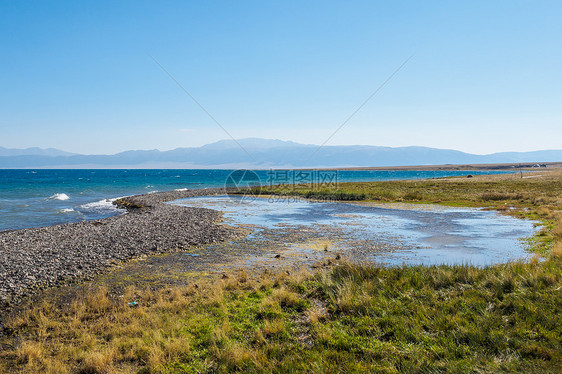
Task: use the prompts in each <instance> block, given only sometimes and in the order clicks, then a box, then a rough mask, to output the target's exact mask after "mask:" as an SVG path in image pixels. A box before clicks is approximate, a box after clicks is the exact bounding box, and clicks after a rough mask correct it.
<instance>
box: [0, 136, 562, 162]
mask: <svg viewBox="0 0 562 374" xmlns="http://www.w3.org/2000/svg"><path fill="white" fill-rule="evenodd" d="M241 147H242V148H243V149H242V148H241ZM558 161H562V150H545V151H534V152H501V153H493V154H488V155H475V154H470V153H465V152H461V151H455V150H449V149H437V148H428V147H380V146H366V145H353V146H324V147H321V148H319V147H318V146H317V145H311V144H299V143H295V142H290V141H282V140H272V139H259V138H247V139H240V140H238V141H236V142H235V141H233V140H221V141H218V142H215V143H211V144H207V145H204V146H202V147H192V148H177V149H174V150H170V151H159V150H147V151H142V150H139V151H126V152H121V153H117V154H114V155H80V154H70V153H68V152H63V151H60V150H56V149H39V148H28V149H25V150H17V149H6V148H0V168H42V167H48V168H56V167H60V168H241V167H245V168H270V167H275V168H291V167H353V166H357V167H359V166H365V167H368V166H373V167H374V166H407V165H441V164H474V163H522V162H526V163H528V162H533V163H540V162H558Z"/></svg>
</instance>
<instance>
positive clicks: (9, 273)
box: [0, 188, 234, 310]
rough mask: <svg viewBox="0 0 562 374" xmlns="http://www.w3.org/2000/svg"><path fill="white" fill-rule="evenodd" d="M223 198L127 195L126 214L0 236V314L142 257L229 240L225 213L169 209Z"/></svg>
mask: <svg viewBox="0 0 562 374" xmlns="http://www.w3.org/2000/svg"><path fill="white" fill-rule="evenodd" d="M224 193H225V191H224V189H217V188H215V189H199V190H187V191H168V192H157V193H152V194H144V195H135V196H129V197H125V198H122V199H119V200H117V201H116V202H115V204H116V205H117V206H119V207H121V208H125V209H127V211H128V213H127V214H121V215H116V216H112V217H108V218H103V219H99V220H91V221H82V222H76V223H67V224H62V225H54V226H46V227H39V228H26V229H20V230H12V231H3V232H0V310H2V309H6V308H8V307H9V306H10V305H13V304H18V303H19V302H21V301H22V300H23V299H24V298H25V297H27V296H31V295H33V294H35V293H37V292H40V291H41V290H42V289H44V288H51V287H55V286H59V285H62V284H65V283H68V282H70V281H72V280H76V279H81V280H87V279H90V278H92V277H93V276H95V275H96V274H98V273H99V272H100V271H102V270H106V269H108V268H110V267H112V266H114V265H117V264H120V263H123V262H125V261H128V260H132V259H134V258H137V257H140V256H144V255H153V254H158V253H164V252H168V251H171V250H174V249H183V248H188V247H191V246H195V245H204V244H210V243H214V242H218V241H223V240H226V239H227V238H229V237H231V236H232V235H233V234H234V231H233V229H231V228H229V227H227V226H224V225H220V224H218V222H219V221H220V220H221V217H222V213H221V212H218V211H214V210H210V209H204V208H187V207H180V206H174V205H171V204H165V203H166V202H169V201H173V200H176V199H181V198H188V197H194V196H208V195H217V194H224Z"/></svg>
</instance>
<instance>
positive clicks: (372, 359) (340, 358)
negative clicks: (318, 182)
mask: <svg viewBox="0 0 562 374" xmlns="http://www.w3.org/2000/svg"><path fill="white" fill-rule="evenodd" d="M272 192H275V191H271V190H270V191H267V193H272ZM264 193H266V192H264ZM293 193H295V194H299V195H302V196H310V197H326V196H328V194H329V193H333V194H334V195H333V196H332V198H334V197H339V198H340V199H351V198H352V197H354V198H356V199H362V200H376V201H415V202H437V203H441V204H449V205H469V206H491V207H494V208H496V209H497V208H500V209H502V210H504V211H505V212H509V213H510V214H515V215H521V216H527V217H532V218H536V219H537V218H538V219H540V220H542V222H543V223H544V228H543V229H542V231H541V232H540V233H539V234H538V235H537V236H536V237H535V238H534V239H533V241H532V243H533V245H534V247H533V250H534V251H536V252H537V253H538V254H537V255H536V256H535V257H534V258H533V259H532V260H531V261H529V262H526V263H510V264H505V265H497V266H493V267H489V268H484V269H478V268H474V267H470V266H432V267H422V266H416V267H398V268H379V267H373V266H370V265H368V264H352V263H349V262H343V261H340V262H337V261H334V262H333V263H334V264H333V265H331V266H324V267H323V268H322V269H321V270H319V271H317V272H314V273H308V272H306V271H305V270H303V271H302V272H300V273H297V274H295V273H287V272H285V271H279V272H277V273H275V274H273V273H267V272H266V273H260V274H248V273H245V272H233V273H232V274H228V275H225V277H224V278H223V279H216V280H212V279H210V280H201V281H200V282H199V281H198V283H197V284H190V285H188V286H185V287H173V288H162V289H157V290H150V289H147V290H139V289H133V288H129V289H127V290H126V291H125V292H124V293H122V294H115V293H114V292H113V291H111V290H108V289H106V288H104V287H96V288H92V289H91V290H90V291H89V292H86V293H84V294H83V295H81V296H80V297H77V298H76V299H75V300H72V301H71V302H70V303H68V304H64V305H56V304H54V303H53V302H50V301H45V302H43V303H39V304H37V305H35V306H34V307H32V308H29V309H28V310H26V311H25V312H22V313H19V314H17V315H14V316H13V317H12V318H11V319H10V321H8V323H7V325H6V329H5V334H6V335H5V336H4V337H3V338H2V339H1V344H2V351H1V352H0V371H3V372H18V371H19V372H28V373H36V372H52V373H65V372H78V373H105V372H107V373H112V372H123V373H129V372H130V373H138V372H140V373H159V372H165V373H197V372H202V373H214V372H256V373H271V372H281V373H283V372H314V373H324V372H332V373H348V372H381V373H403V372H406V373H417V372H451V373H459V372H460V373H462V372H467V373H470V372H521V371H525V372H529V373H534V372H536V373H543V372H552V373H559V372H562V338H561V337H562V317H561V316H562V220H561V219H560V213H561V210H562V182H561V179H560V175H557V174H549V175H547V176H542V177H536V178H527V179H520V178H519V179H516V178H514V177H513V176H501V177H475V178H470V179H460V178H454V179H444V180H434V181H418V182H381V183H362V184H357V183H354V184H345V185H340V186H339V189H338V191H335V192H334V191H310V190H308V191H307V190H305V189H304V188H299V189H297V190H295V191H293ZM507 208H514V209H507Z"/></svg>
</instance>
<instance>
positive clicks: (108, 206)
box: [80, 198, 122, 212]
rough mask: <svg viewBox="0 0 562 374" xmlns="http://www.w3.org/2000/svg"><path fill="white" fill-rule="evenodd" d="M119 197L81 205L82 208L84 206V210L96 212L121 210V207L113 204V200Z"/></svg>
mask: <svg viewBox="0 0 562 374" xmlns="http://www.w3.org/2000/svg"><path fill="white" fill-rule="evenodd" d="M117 199H118V198H115V199H103V200H99V201H94V202H92V203H87V204H82V205H80V208H82V209H83V210H88V211H95V212H102V211H105V212H107V211H113V212H121V211H122V209H119V208H117V207H116V206H115V205H113V202H114V201H115V200H117Z"/></svg>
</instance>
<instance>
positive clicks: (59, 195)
mask: <svg viewBox="0 0 562 374" xmlns="http://www.w3.org/2000/svg"><path fill="white" fill-rule="evenodd" d="M68 199H70V196H68V195H67V194H65V193H56V194H54V195H53V196H51V197H49V200H68Z"/></svg>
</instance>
